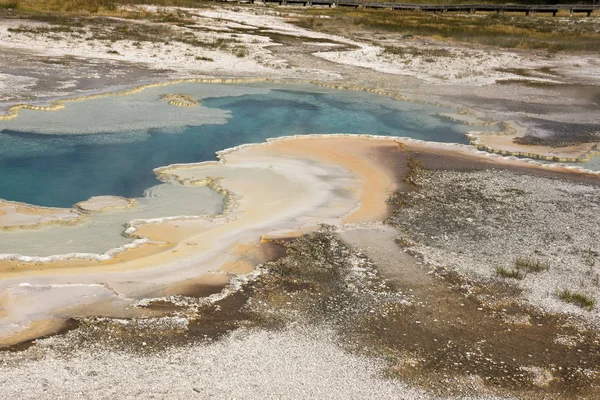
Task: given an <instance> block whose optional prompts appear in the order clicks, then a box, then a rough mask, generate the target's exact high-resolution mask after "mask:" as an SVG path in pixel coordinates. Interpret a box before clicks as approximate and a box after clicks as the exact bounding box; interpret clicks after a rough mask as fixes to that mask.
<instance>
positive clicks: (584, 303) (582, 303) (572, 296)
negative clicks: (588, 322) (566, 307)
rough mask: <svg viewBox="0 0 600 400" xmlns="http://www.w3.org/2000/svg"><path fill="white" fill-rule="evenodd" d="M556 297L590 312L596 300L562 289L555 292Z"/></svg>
mask: <svg viewBox="0 0 600 400" xmlns="http://www.w3.org/2000/svg"><path fill="white" fill-rule="evenodd" d="M556 296H557V297H558V298H559V299H561V300H562V301H564V302H565V303H570V304H575V305H576V306H578V307H581V308H583V309H585V310H588V311H591V310H592V309H593V308H594V306H595V305H596V299H594V298H593V297H591V296H587V295H585V294H583V293H577V292H572V291H570V290H569V289H563V290H560V291H558V292H556Z"/></svg>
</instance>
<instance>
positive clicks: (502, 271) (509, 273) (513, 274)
mask: <svg viewBox="0 0 600 400" xmlns="http://www.w3.org/2000/svg"><path fill="white" fill-rule="evenodd" d="M496 275H498V276H501V277H503V278H511V279H523V278H525V274H524V273H523V272H521V271H520V270H519V269H508V268H504V267H496Z"/></svg>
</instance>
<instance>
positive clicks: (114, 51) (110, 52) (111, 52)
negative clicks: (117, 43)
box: [107, 50, 121, 54]
mask: <svg viewBox="0 0 600 400" xmlns="http://www.w3.org/2000/svg"><path fill="white" fill-rule="evenodd" d="M107 53H108V54H121V53H119V52H118V51H116V50H108V51H107Z"/></svg>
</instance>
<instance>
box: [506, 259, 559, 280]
mask: <svg viewBox="0 0 600 400" xmlns="http://www.w3.org/2000/svg"><path fill="white" fill-rule="evenodd" d="M549 269H550V263H548V262H545V261H540V260H536V259H533V258H530V257H516V258H515V267H514V268H513V269H508V268H505V267H497V268H496V275H498V276H501V277H503V278H512V279H523V278H525V276H527V274H530V273H540V272H545V271H548V270H549Z"/></svg>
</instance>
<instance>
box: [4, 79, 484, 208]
mask: <svg viewBox="0 0 600 400" xmlns="http://www.w3.org/2000/svg"><path fill="white" fill-rule="evenodd" d="M167 93H185V94H189V95H191V96H193V97H194V98H196V99H198V100H199V102H200V105H199V106H197V107H178V106H173V105H171V104H169V103H168V101H165V99H161V96H162V95H164V94H167ZM449 111H451V110H448V109H444V108H441V107H435V106H430V105H424V104H419V103H411V102H403V101H396V100H393V99H391V98H388V97H385V96H380V95H376V94H371V93H365V92H359V91H343V90H333V89H324V88H321V87H317V86H314V85H267V84H252V85H216V84H201V83H181V84H174V85H167V86H162V87H155V88H148V89H146V90H144V91H141V92H140V93H136V94H132V95H127V96H108V97H100V98H96V99H90V100H84V101H78V102H69V103H67V104H66V107H65V109H63V110H59V111H52V112H40V111H30V110H21V111H20V114H19V116H18V117H17V118H16V119H13V120H9V121H0V198H3V199H7V200H14V201H22V202H26V203H30V204H36V205H44V206H57V207H70V206H71V205H72V204H74V203H77V202H79V201H82V200H85V199H88V198H90V197H92V196H97V195H119V196H125V197H140V196H142V194H143V192H144V190H145V189H147V188H149V187H151V186H153V185H156V184H157V180H156V178H155V177H154V175H153V174H152V169H154V168H156V167H159V166H163V165H168V164H173V163H188V162H199V161H206V160H212V159H214V158H215V152H216V151H218V150H222V149H226V148H229V147H233V146H237V145H240V144H244V143H257V142H262V141H264V140H265V139H267V138H270V137H278V136H288V135H303V134H312V133H364V134H373V135H387V136H406V137H412V138H416V139H423V140H429V141H437V142H450V143H467V140H466V138H465V136H464V133H465V132H466V131H469V130H472V129H473V127H469V126H465V125H462V124H460V123H457V122H453V121H449V120H447V119H444V118H441V117H439V116H438V113H443V112H449ZM478 129H479V127H478Z"/></svg>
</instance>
